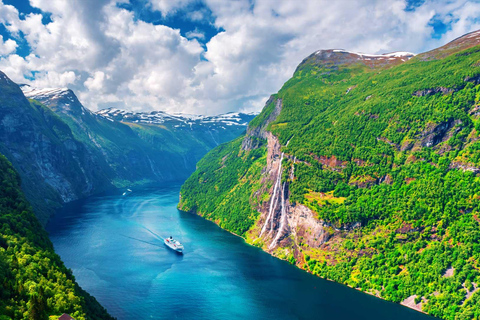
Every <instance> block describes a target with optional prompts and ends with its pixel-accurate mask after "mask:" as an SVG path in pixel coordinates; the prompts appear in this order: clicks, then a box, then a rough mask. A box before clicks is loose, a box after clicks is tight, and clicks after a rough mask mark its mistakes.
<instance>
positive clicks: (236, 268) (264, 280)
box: [47, 185, 432, 319]
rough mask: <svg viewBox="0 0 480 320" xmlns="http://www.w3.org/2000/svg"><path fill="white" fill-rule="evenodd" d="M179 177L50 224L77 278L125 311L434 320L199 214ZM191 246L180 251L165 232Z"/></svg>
mask: <svg viewBox="0 0 480 320" xmlns="http://www.w3.org/2000/svg"><path fill="white" fill-rule="evenodd" d="M179 188H180V186H179V185H173V186H168V187H156V188H144V189H142V190H133V192H132V193H130V194H128V195H125V196H122V192H118V193H112V194H105V195H102V196H95V197H91V198H87V199H85V200H82V201H77V202H74V203H72V204H70V205H67V206H66V207H65V208H63V209H62V210H61V211H60V212H59V213H58V214H57V215H56V216H55V217H54V218H53V219H52V221H50V223H49V225H48V226H47V231H48V232H49V233H50V238H51V240H52V241H53V243H54V246H55V250H56V251H57V253H58V254H59V255H60V256H61V257H62V259H63V261H64V262H65V264H66V266H67V267H68V268H71V269H72V270H73V274H74V275H75V277H76V279H77V281H78V283H79V284H80V286H82V287H83V288H84V289H85V290H87V291H88V292H89V293H91V294H92V295H94V296H95V297H96V298H97V300H98V301H99V302H100V303H101V304H102V305H103V306H104V307H106V308H107V310H108V311H109V313H110V314H112V315H113V316H115V317H117V318H118V319H432V318H431V317H428V316H426V315H423V314H421V313H418V312H416V311H413V310H411V309H408V308H405V307H402V306H400V305H397V304H393V303H389V302H386V301H383V300H380V299H377V298H375V297H372V296H370V295H367V294H364V293H361V292H358V291H356V290H353V289H350V288H348V287H346V286H343V285H340V284H336V283H333V282H330V281H326V280H323V279H320V278H318V277H315V276H313V275H310V274H308V273H306V272H304V271H302V270H300V269H298V268H296V267H294V266H292V265H290V264H289V263H287V262H285V261H281V260H278V259H276V258H273V257H271V256H270V255H268V254H267V253H265V252H263V251H261V250H260V249H258V248H255V247H251V246H249V245H247V244H245V243H244V241H243V240H242V239H241V238H239V237H236V236H234V235H231V234H230V233H228V232H226V231H224V230H222V229H220V228H219V227H217V226H216V225H215V224H213V223H211V222H209V221H206V220H204V219H202V218H200V217H198V216H195V215H193V214H189V213H184V212H180V211H178V210H177V209H176V205H177V202H178V192H179ZM167 236H174V237H175V238H177V239H178V240H180V241H181V242H182V243H183V244H184V246H185V253H184V254H183V255H179V254H177V253H175V252H173V251H172V250H170V249H168V248H166V247H165V246H164V245H163V242H162V241H161V237H167Z"/></svg>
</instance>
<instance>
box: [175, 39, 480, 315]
mask: <svg viewBox="0 0 480 320" xmlns="http://www.w3.org/2000/svg"><path fill="white" fill-rule="evenodd" d="M479 84H480V31H477V32H474V33H470V34H468V35H465V36H463V37H461V38H459V39H456V40H454V41H452V42H451V43H449V44H447V45H445V46H443V47H441V48H438V49H435V50H432V51H430V52H427V53H423V54H419V55H416V56H414V55H413V54H409V53H393V54H383V55H365V54H359V53H353V52H348V51H345V50H320V51H317V52H315V53H313V54H312V55H310V56H309V57H307V58H306V59H305V60H303V61H302V62H301V64H300V65H299V66H298V68H297V69H296V71H295V73H294V74H293V76H292V78H291V79H290V80H288V81H287V82H286V83H285V84H284V86H283V87H282V89H281V90H280V91H279V92H278V93H277V94H274V95H272V96H271V97H270V99H269V100H268V101H267V103H266V105H265V107H264V109H263V111H262V112H261V113H260V114H259V115H258V116H257V117H256V118H255V119H253V120H252V121H251V122H250V123H249V126H248V130H247V132H246V135H244V136H242V137H239V138H237V139H235V140H234V141H232V142H229V143H226V144H223V145H220V146H218V147H217V148H215V149H213V150H212V151H211V152H209V153H208V154H207V155H206V156H205V157H204V158H203V159H202V160H200V162H199V163H198V165H197V168H198V169H197V170H196V171H195V172H194V173H193V174H192V176H191V177H190V178H189V179H188V180H187V181H186V182H185V184H184V185H183V186H182V189H181V201H180V203H179V208H180V209H182V210H184V211H190V212H194V213H197V214H199V215H201V216H203V217H205V218H207V219H210V220H212V221H214V222H215V223H217V224H218V225H219V226H220V227H222V228H225V229H227V230H229V231H231V232H233V233H236V234H238V235H240V236H242V237H243V238H244V239H245V240H246V241H247V242H248V243H250V244H253V245H255V246H258V247H260V248H262V249H263V250H265V251H267V252H269V253H271V254H272V255H274V256H277V257H279V258H281V259H285V260H288V261H290V262H291V263H292V264H295V265H297V266H298V267H300V268H302V269H305V270H307V271H308V272H311V273H313V274H315V275H318V276H321V277H324V278H327V279H331V280H334V281H337V282H340V283H344V284H346V285H349V286H351V287H352V288H356V289H358V290H362V291H364V292H367V293H370V294H372V295H376V296H378V297H380V298H383V299H386V300H389V301H393V302H397V303H402V304H404V305H407V306H409V307H411V308H414V309H416V310H421V311H423V312H426V313H429V314H431V315H433V316H436V317H440V318H444V319H472V318H475V319H477V318H479V317H480V307H479V306H480V290H479V287H480V246H479V243H480V242H479V241H480V218H479V217H480V215H479V209H480V187H479V186H480V184H479V182H480V177H479V174H480V151H479V150H480V135H479V131H480V119H479V117H480V107H479V105H480V86H479Z"/></svg>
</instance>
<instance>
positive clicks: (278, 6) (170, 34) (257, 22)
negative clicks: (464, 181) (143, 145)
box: [0, 0, 480, 114]
mask: <svg viewBox="0 0 480 320" xmlns="http://www.w3.org/2000/svg"><path fill="white" fill-rule="evenodd" d="M30 1H31V5H32V6H34V7H37V8H39V9H41V10H42V11H43V12H49V13H51V15H50V20H51V21H50V22H49V23H47V24H44V23H43V22H42V15H41V14H27V15H22V14H20V13H19V12H18V10H17V9H16V8H15V7H13V6H8V5H4V4H3V3H1V0H0V23H2V24H4V25H5V27H6V29H7V30H8V31H9V32H10V33H11V35H12V37H13V38H14V39H16V38H19V39H20V38H22V39H24V40H25V41H26V42H28V45H29V46H30V48H31V54H30V55H28V56H26V57H24V58H23V57H21V56H19V55H18V54H16V50H18V48H17V43H20V42H18V41H15V40H12V39H8V40H6V41H4V40H3V38H1V39H0V70H2V71H4V72H6V73H7V75H9V76H10V77H11V78H12V79H13V80H14V81H17V82H20V83H22V82H28V83H29V84H31V85H35V86H41V87H56V86H68V87H70V88H72V89H74V90H75V91H76V92H77V94H78V96H79V98H80V99H81V101H82V102H83V103H84V104H85V105H86V106H87V107H89V108H91V109H98V108H103V107H107V106H111V105H115V106H116V107H124V108H126V109H131V110H140V109H143V110H147V109H157V110H165V111H169V112H189V113H209V114H212V113H220V112H227V111H235V110H248V111H251V110H259V109H260V108H261V107H262V106H263V104H264V103H265V100H266V99H267V98H268V96H269V95H270V94H272V93H275V92H276V91H278V90H279V89H280V87H281V86H282V84H283V83H284V82H285V81H286V80H288V78H289V77H291V75H292V73H293V71H294V70H295V67H296V66H297V65H298V64H299V63H300V62H301V60H302V59H303V58H305V57H306V56H308V55H309V54H311V53H312V52H314V51H316V50H318V49H327V48H343V49H348V50H355V51H361V52H366V53H382V52H391V51H412V52H417V53H418V52H422V51H425V50H429V49H432V48H434V47H437V46H440V45H443V44H444V43H446V42H447V41H449V40H452V39H454V38H456V37H458V36H461V35H462V34H464V33H467V32H469V31H472V30H475V29H480V25H479V23H478V22H477V21H478V19H477V17H479V16H480V3H476V2H469V1H465V0H456V1H428V0H427V1H424V2H423V3H421V4H419V5H417V6H416V7H415V8H414V9H412V8H410V7H409V8H407V3H406V2H405V1H403V0H383V1H380V0H378V1H372V0H359V1H349V0H339V1H327V0H310V1H307V0H305V1H302V3H301V5H299V3H298V2H296V1H290V0H283V1H281V0H278V1H273V0H257V1H254V2H251V1H249V0H238V1H223V0H204V2H203V5H202V6H200V9H198V6H197V7H195V8H196V9H195V11H189V8H192V7H193V6H194V4H195V3H197V4H198V1H194V0H182V1H169V0H149V7H148V8H144V10H157V11H160V12H161V14H162V15H163V16H171V17H173V16H175V15H176V14H177V15H179V16H182V17H185V19H188V21H190V23H197V28H196V29H194V31H190V32H187V33H184V34H185V37H184V36H182V34H183V33H181V30H178V29H174V28H170V27H167V26H164V25H154V24H152V23H147V22H145V21H142V20H140V19H138V17H137V16H135V14H134V13H133V12H132V11H129V10H127V9H124V8H121V7H120V6H117V5H116V2H115V1H114V0H83V1H76V2H71V1H62V0H30ZM122 2H125V1H122ZM405 9H408V10H405ZM433 20H435V21H439V22H441V23H442V24H443V25H445V26H446V31H445V32H444V33H443V34H435V32H436V30H435V26H434V25H433V24H432V21H433ZM209 23H214V25H215V27H216V28H217V30H221V31H220V32H219V33H218V34H216V35H215V36H213V37H212V38H211V39H210V40H209V41H208V43H206V44H204V45H201V44H200V43H199V42H198V40H197V39H200V40H203V39H205V34H204V33H203V31H202V24H209ZM190 30H191V29H190ZM434 34H435V36H434ZM32 78H33V80H32Z"/></svg>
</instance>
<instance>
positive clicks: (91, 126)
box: [0, 73, 254, 224]
mask: <svg viewBox="0 0 480 320" xmlns="http://www.w3.org/2000/svg"><path fill="white" fill-rule="evenodd" d="M22 90H23V92H22ZM27 98H29V99H32V100H30V101H29V100H28V99H27ZM253 117H254V115H253V114H234V113H230V114H225V115H220V116H216V117H206V116H194V115H168V114H166V113H162V112H153V113H131V112H126V111H121V110H117V109H115V110H114V109H108V110H103V111H102V112H99V113H97V114H96V113H93V112H91V111H90V110H88V109H87V108H85V107H84V106H83V105H82V104H81V103H80V101H79V100H78V99H77V97H76V95H75V93H74V92H73V91H72V90H69V89H67V88H53V89H35V88H32V87H29V86H26V85H22V86H21V87H19V86H18V85H17V84H15V83H14V82H12V81H11V80H10V79H8V77H7V76H6V75H5V74H3V73H0V123H1V126H0V152H1V153H3V154H4V155H5V156H6V157H7V158H8V159H9V160H10V161H11V162H12V164H13V165H14V167H15V168H16V169H17V170H18V172H19V173H20V176H21V177H22V188H23V190H24V192H25V194H26V195H27V198H28V200H29V201H30V202H31V203H32V205H33V206H34V208H35V211H36V214H37V216H38V218H39V220H40V222H41V223H42V224H45V223H46V222H47V220H48V218H49V216H50V215H51V214H52V213H53V212H54V210H52V209H54V208H56V207H58V206H60V205H62V204H64V203H66V202H69V201H72V200H76V199H79V198H82V197H85V196H88V195H92V194H94V193H98V192H102V191H105V190H107V189H109V188H114V187H125V186H131V185H134V184H145V183H158V182H165V181H172V180H177V179H183V178H186V177H188V176H189V175H190V174H191V173H192V172H193V171H194V170H195V165H196V162H197V161H198V160H199V159H201V157H202V156H203V155H205V154H206V153H207V152H208V151H209V150H210V149H212V148H213V147H215V146H217V145H219V144H221V143H223V142H226V141H229V140H231V139H234V138H236V137H237V136H238V135H240V134H241V133H242V132H243V131H244V130H245V129H246V127H247V124H248V122H249V121H250V120H251V119H252V118H253Z"/></svg>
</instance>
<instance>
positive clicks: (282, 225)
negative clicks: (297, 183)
mask: <svg viewBox="0 0 480 320" xmlns="http://www.w3.org/2000/svg"><path fill="white" fill-rule="evenodd" d="M286 184H287V183H286V182H284V183H283V186H282V191H281V192H282V197H281V204H282V214H281V216H280V227H279V228H278V231H277V235H276V236H275V239H273V241H272V243H271V244H270V246H269V247H268V249H272V248H275V246H276V245H277V241H278V239H279V238H280V236H281V235H282V233H283V229H284V228H285V222H286V220H287V210H286V209H285V185H286Z"/></svg>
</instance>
